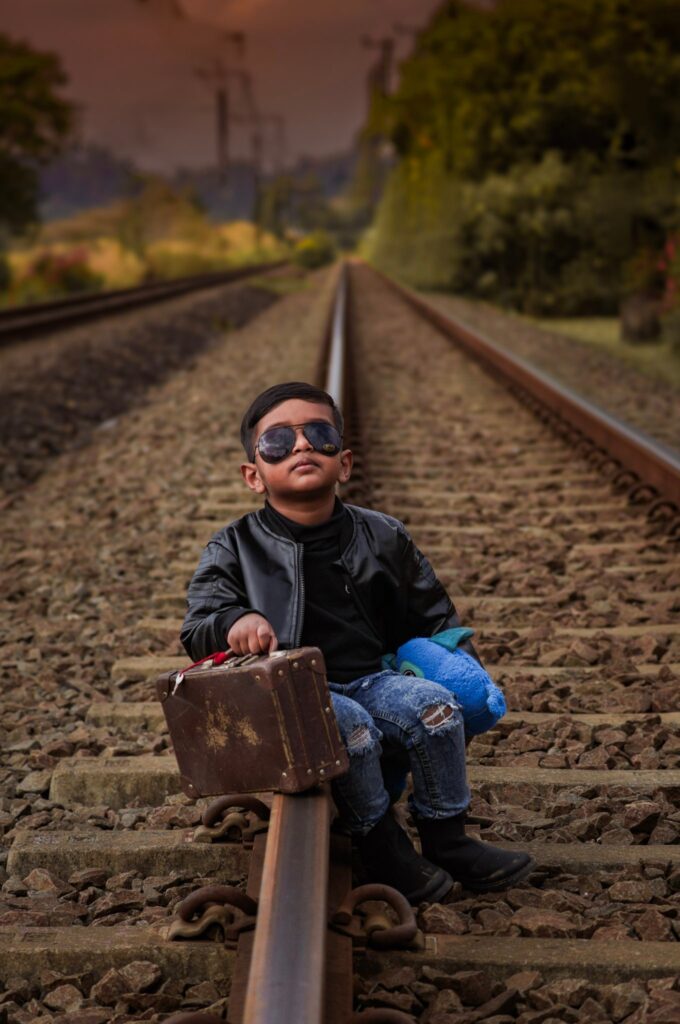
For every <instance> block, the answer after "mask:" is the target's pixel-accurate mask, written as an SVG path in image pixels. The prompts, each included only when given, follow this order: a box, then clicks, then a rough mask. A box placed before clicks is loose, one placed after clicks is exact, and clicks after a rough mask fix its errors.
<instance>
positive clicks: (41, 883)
mask: <svg viewBox="0 0 680 1024" xmlns="http://www.w3.org/2000/svg"><path fill="white" fill-rule="evenodd" d="M24 884H25V885H26V888H27V889H28V890H29V891H32V892H53V893H57V894H60V893H64V892H68V891H69V890H70V889H71V886H70V885H69V884H68V882H65V881H64V879H63V878H59V876H58V875H54V874H53V873H52V872H51V871H48V870H47V869H46V868H33V870H32V871H30V872H29V873H28V874H27V875H26V877H25V878H24Z"/></svg>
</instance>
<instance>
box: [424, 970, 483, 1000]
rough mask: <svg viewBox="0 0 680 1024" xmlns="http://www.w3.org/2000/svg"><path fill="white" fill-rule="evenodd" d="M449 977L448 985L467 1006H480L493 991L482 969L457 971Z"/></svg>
mask: <svg viewBox="0 0 680 1024" xmlns="http://www.w3.org/2000/svg"><path fill="white" fill-rule="evenodd" d="M450 977H451V986H450V987H451V988H452V989H453V990H454V992H457V993H458V995H459V996H460V998H461V999H462V1000H463V1002H464V1003H465V1004H467V1005H469V1006H481V1005H482V1004H483V1003H485V1002H486V1000H487V999H488V998H489V993H490V992H492V991H493V982H492V980H491V978H489V977H488V975H486V974H485V973H484V972H483V971H457V972H456V973H455V974H452V975H451V976H450ZM435 984H436V983H435Z"/></svg>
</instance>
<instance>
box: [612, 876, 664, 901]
mask: <svg viewBox="0 0 680 1024" xmlns="http://www.w3.org/2000/svg"><path fill="white" fill-rule="evenodd" d="M665 892H666V885H665V883H664V881H663V879H661V878H653V879H642V878H639V879H638V878H635V879H624V880H622V881H620V882H614V884H613V885H610V886H609V889H608V890H607V895H608V897H609V899H610V900H612V901H613V902H616V903H649V902H650V901H651V900H652V899H653V897H654V896H663V895H665Z"/></svg>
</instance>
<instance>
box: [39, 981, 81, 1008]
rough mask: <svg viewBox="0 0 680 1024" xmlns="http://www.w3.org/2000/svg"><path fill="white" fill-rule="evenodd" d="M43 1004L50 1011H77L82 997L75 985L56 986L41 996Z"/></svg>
mask: <svg viewBox="0 0 680 1024" xmlns="http://www.w3.org/2000/svg"><path fill="white" fill-rule="evenodd" d="M43 1003H44V1004H45V1006H47V1007H48V1008H49V1009H50V1010H66V1011H68V1012H70V1011H71V1010H79V1009H80V1007H81V1006H82V1005H83V995H82V992H79V991H78V989H77V988H76V987H75V985H58V986H57V988H53V989H52V991H51V992H48V993H47V995H46V996H43Z"/></svg>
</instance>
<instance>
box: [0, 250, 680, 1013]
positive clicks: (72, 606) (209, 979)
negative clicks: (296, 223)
mask: <svg viewBox="0 0 680 1024" xmlns="http://www.w3.org/2000/svg"><path fill="white" fill-rule="evenodd" d="M334 274H335V272H333V273H331V274H327V275H326V276H325V278H324V285H323V293H322V294H320V295H319V296H318V297H313V296H311V295H310V294H305V293H300V294H298V295H295V296H291V297H290V298H289V299H287V300H285V302H284V303H283V304H279V306H278V307H276V308H275V309H271V310H268V311H267V312H266V313H265V314H263V315H262V316H261V317H260V318H259V319H258V320H257V321H256V322H255V323H254V324H252V325H250V326H249V327H247V328H245V329H244V330H243V331H242V332H240V335H237V336H235V337H234V338H232V341H231V343H229V342H225V348H224V351H223V357H224V359H223V361H220V362H219V363H218V361H217V357H216V353H215V352H214V351H213V353H211V357H210V368H211V372H212V376H211V380H210V384H211V386H210V388H206V387H205V374H206V368H207V366H208V361H207V359H206V360H204V362H203V363H201V362H200V361H199V363H198V364H197V367H196V369H195V370H193V371H191V372H190V373H188V374H187V375H186V376H185V378H184V379H183V380H182V381H176V382H173V381H170V382H168V383H167V384H166V385H164V388H163V389H162V391H161V392H160V394H159V395H157V396H155V398H154V402H153V403H151V404H150V406H149V407H148V408H147V409H144V410H139V411H137V412H135V413H134V414H133V415H132V416H131V417H130V418H129V422H126V423H125V424H123V425H122V427H121V430H120V432H119V434H117V435H116V436H115V437H114V438H111V439H108V440H107V439H100V440H98V441H97V443H96V444H95V445H94V446H93V447H92V448H91V449H89V450H85V451H84V452H83V453H81V456H80V461H79V462H78V463H77V464H76V463H72V464H71V465H70V466H66V467H64V468H63V469H60V468H59V467H55V468H54V469H53V470H52V471H51V472H50V473H48V474H46V475H45V476H44V477H43V478H42V479H41V480H40V481H39V482H38V484H37V485H36V486H35V488H34V491H33V493H32V494H31V493H29V494H27V495H26V497H25V499H24V504H23V506H17V507H15V508H13V509H11V510H10V512H9V513H8V518H9V522H8V527H7V540H8V541H9V543H13V556H14V561H13V562H12V565H13V566H14V570H13V574H12V568H11V567H10V573H11V574H12V575H11V576H10V580H9V583H10V591H9V594H8V597H7V601H6V608H7V611H8V613H9V616H11V618H12V626H13V631H10V630H9V629H8V630H7V633H6V639H7V641H8V650H9V656H8V657H6V658H5V672H6V673H7V674H8V677H9V676H11V677H12V678H13V680H14V682H13V685H14V686H15V690H14V692H13V693H9V692H8V691H7V690H6V693H8V695H7V697H6V711H5V716H4V721H5V728H6V729H7V732H8V736H7V743H6V748H7V750H8V755H7V760H6V763H7V769H6V770H7V776H6V784H7V786H8V787H13V788H12V789H11V792H10V790H9V788H8V792H9V797H8V799H7V801H6V806H4V808H3V819H2V821H3V825H4V826H5V828H6V831H7V833H8V841H9V843H11V846H10V852H9V860H8V864H7V874H8V878H7V880H6V881H5V882H4V884H3V891H2V893H1V894H0V902H1V903H2V905H3V909H2V911H0V953H2V956H1V957H0V960H2V961H3V978H2V980H3V981H4V982H5V983H6V984H7V983H9V984H10V987H11V985H12V984H14V985H15V988H16V991H15V992H13V993H10V997H9V1002H11V1003H12V1004H13V1007H14V1008H13V1010H12V1012H13V1013H14V1015H15V1016H16V1019H17V1020H18V1021H28V1020H30V1019H32V1016H37V1013H38V1011H39V1010H40V1009H42V1008H46V1012H49V1013H51V1014H52V1015H53V1017H54V1019H59V1020H61V1019H67V1016H69V1015H73V1014H77V1013H83V1014H84V1013H85V1011H86V1010H89V1012H90V1017H89V1018H87V1017H85V1016H83V1017H82V1020H83V1022H87V1024H104V1022H105V1021H107V1020H109V1019H115V1020H117V1021H121V1022H124V1021H132V1020H137V1019H151V1020H159V1021H162V1020H165V1019H167V1018H168V1017H169V1016H170V1015H171V1014H172V1013H173V1012H176V1011H178V1010H186V1011H189V1010H193V1009H196V1010H197V1009H200V1008H207V1007H210V1006H212V1007H213V1009H212V1012H213V1013H217V1014H220V1015H222V1017H223V1019H227V1017H226V1009H225V1007H226V1002H225V1001H224V997H226V995H227V990H228V986H229V978H230V977H231V974H232V970H233V959H234V953H233V952H231V951H229V950H225V949H224V948H223V947H222V945H221V944H220V943H219V942H218V943H213V942H206V941H201V940H199V939H197V940H194V941H182V942H169V941H166V940H160V939H159V938H158V928H159V927H160V926H164V925H166V924H167V923H168V921H169V920H170V916H171V914H172V910H173V908H174V906H175V905H176V904H177V902H178V901H179V900H180V898H182V897H186V896H187V895H188V894H189V893H190V892H191V891H192V890H193V889H195V888H197V887H198V886H199V885H201V884H205V883H206V882H214V883H218V882H221V883H224V882H238V881H239V880H241V881H243V879H244V876H245V873H246V871H247V867H248V854H247V852H246V851H245V850H244V849H243V848H242V847H241V846H240V845H238V844H228V845H227V844H221V843H220V844H218V843H213V844H210V843H199V842H195V841H192V837H193V834H194V828H195V826H196V825H197V824H198V818H199V812H200V808H199V809H198V810H197V808H196V807H195V806H194V805H193V804H192V802H191V801H189V800H187V799H186V798H184V797H182V796H180V795H179V786H178V779H177V772H176V767H175V762H174V758H172V756H171V754H170V753H169V752H168V749H167V739H166V738H164V728H163V719H162V712H161V710H160V707H159V706H158V705H156V704H155V703H153V701H152V693H153V681H154V680H155V678H156V676H157V675H158V673H159V672H160V671H162V670H164V669H166V668H169V667H181V666H182V665H184V664H185V663H186V658H185V657H184V656H183V655H182V653H181V651H180V649H179V647H178V641H177V634H178V630H179V619H180V618H181V614H182V608H183V590H184V586H185V583H186V581H187V579H188V576H189V575H190V573H191V572H192V570H193V568H194V566H195V563H196V560H197V555H198V552H199V550H200V547H201V546H202V545H203V544H204V543H205V541H206V540H207V539H208V537H209V536H210V534H211V533H212V532H213V531H214V530H215V529H217V528H218V527H219V526H220V525H222V524H223V523H224V522H226V521H228V520H229V519H232V518H234V517H235V516H237V515H239V514H241V513H242V512H244V511H247V510H248V509H250V508H252V504H251V502H250V501H249V499H248V496H247V494H246V492H245V490H244V489H243V488H242V486H241V485H240V484H239V482H238V480H237V479H236V476H235V473H236V466H237V464H238V460H239V454H238V450H237V445H236V436H237V424H238V420H239V416H240V413H241V411H242V408H243V407H245V405H246V404H247V402H248V400H249V398H250V397H251V396H252V394H254V393H255V392H256V391H257V390H258V389H260V388H261V387H264V386H266V385H267V384H269V383H271V381H272V380H273V379H281V380H282V379H286V378H288V379H293V378H297V379H311V378H313V377H314V376H315V374H316V372H317V366H318V361H319V352H318V345H319V339H320V337H321V333H322V328H323V326H324V325H325V322H326V319H327V313H328V309H329V308H330V303H331V299H332V293H333V287H334V283H335V281H334V276H333V275H334ZM349 285H350V287H349V307H348V311H347V322H348V328H349V334H350V340H351V351H350V356H349V375H348V397H347V399H346V409H347V412H348V421H349V427H350V430H351V432H352V435H353V437H352V445H353V446H354V445H355V444H356V446H357V447H358V449H359V456H360V458H359V460H358V472H357V474H356V477H355V480H354V482H353V483H352V484H351V485H350V488H349V489H348V492H347V494H346V495H345V497H346V499H347V500H351V501H354V502H356V503H358V504H362V503H366V504H370V503H374V504H375V506H376V507H377V508H380V509H382V510H384V511H386V512H388V513H390V514H393V515H395V516H397V517H398V518H401V519H403V520H405V522H406V523H407V525H408V527H409V530H410V531H411V532H412V534H413V536H414V539H415V540H416V542H417V543H418V544H419V546H420V547H421V548H422V549H423V550H424V551H425V552H426V553H427V554H428V556H429V557H430V558H431V561H432V562H433V564H434V567H435V570H436V571H437V573H438V575H439V576H440V578H441V579H442V581H443V582H444V584H445V585H446V586H447V588H448V589H449V592H450V593H451V595H452V597H453V599H454V602H455V603H456V606H457V607H458V610H459V612H460V614H461V617H462V619H463V622H464V623H465V624H470V625H472V626H473V627H474V628H475V629H476V631H477V632H476V639H475V642H476V644H477V647H478V649H479V651H480V654H481V656H482V658H483V660H484V662H485V664H486V665H487V667H488V668H489V671H490V672H491V674H492V676H494V678H495V679H496V681H497V682H499V683H500V685H502V686H503V688H504V690H505V693H506V698H507V700H508V705H509V709H510V710H509V713H508V715H507V716H506V718H505V719H503V720H502V721H501V723H500V724H499V725H498V726H497V727H496V728H495V729H494V730H493V731H491V732H489V733H487V734H484V735H483V736H481V737H479V738H477V739H476V740H474V742H473V743H472V744H471V745H470V747H469V748H468V765H469V776H470V781H471V786H472V790H473V801H472V806H471V822H472V827H473V828H476V829H478V830H479V833H480V834H481V836H482V838H486V839H489V840H492V841H494V842H505V843H508V844H512V843H516V844H518V845H521V846H522V847H529V848H531V849H532V851H533V853H534V855H535V857H536V861H537V867H536V871H535V873H534V874H533V875H532V876H531V877H530V878H529V879H527V880H526V881H525V882H523V883H521V884H520V885H518V886H517V887H515V888H514V889H510V890H508V891H506V892H501V893H497V894H493V895H484V896H474V897H472V898H471V897H470V896H469V894H467V893H465V892H462V891H457V892H455V893H454V898H453V899H452V900H450V901H449V902H448V903H447V904H446V905H443V906H439V905H433V906H431V907H429V908H424V909H421V912H420V915H419V919H418V920H419V924H420V927H421V929H422V930H423V933H424V938H423V941H422V942H421V943H420V944H419V947H418V948H415V949H406V950H393V951H389V952H380V951H378V950H376V949H371V948H370V947H369V948H368V949H367V950H366V951H365V952H363V953H362V954H361V955H360V956H359V957H358V959H357V961H356V963H355V969H356V970H357V971H358V978H357V980H356V992H357V998H358V1004H357V1008H358V1009H364V1010H367V1009H369V1008H371V1007H377V1006H380V1005H384V1006H386V1007H392V1008H393V1010H394V1011H397V1010H400V1011H402V1012H405V1013H407V1014H409V1015H411V1017H412V1018H413V1019H416V1020H419V1019H422V1020H423V1021H429V1020H432V1021H434V1022H436V1024H440V1022H443V1021H445V1020H447V1019H451V1020H455V1021H457V1022H460V1024H463V1022H466V1021H469V1022H473V1021H477V1020H482V1019H494V1020H496V1021H497V1022H498V1024H500V1022H501V1021H503V1022H504V1024H505V1022H506V1021H508V1022H509V1021H514V1020H518V1021H521V1022H522V1024H537V1022H538V1021H543V1020H550V1019H552V1020H560V1021H562V1020H566V1021H573V1022H578V1021H581V1020H582V1021H584V1022H585V1021H591V1020H597V1019H602V1020H615V1021H627V1020H630V1024H640V1022H644V1021H646V1020H649V1021H654V1022H655V1024H670V1022H671V1021H674V1020H677V1019H679V1018H680V992H679V991H678V990H677V979H678V976H679V975H680V953H678V950H679V948H680V947H678V944H677V943H678V939H680V896H679V893H680V807H679V802H680V800H679V797H680V713H679V712H678V711H677V692H678V691H677V686H678V676H679V675H680V616H679V615H678V611H679V610H680V606H679V598H678V594H679V585H680V559H679V558H678V547H677V540H674V538H673V535H672V530H671V531H669V530H668V528H667V527H668V524H670V525H671V526H672V516H673V510H672V508H669V507H665V508H664V507H661V505H660V504H658V505H657V508H658V512H659V518H658V519H656V520H655V519H654V517H652V519H651V520H650V519H648V517H647V514H646V509H647V508H648V507H649V505H650V504H651V501H648V502H647V506H644V507H639V506H637V505H635V504H634V503H631V502H630V501H629V500H628V497H627V496H626V494H625V493H619V492H618V491H617V490H616V488H614V487H613V486H612V481H611V479H610V476H617V477H618V479H619V481H622V480H623V478H622V476H621V471H620V470H616V469H615V468H614V467H612V466H611V465H610V466H609V467H608V469H607V468H606V467H605V469H603V470H600V469H598V468H597V467H596V466H595V465H593V461H592V452H590V451H589V450H588V449H587V446H583V445H582V446H581V453H579V449H578V448H575V447H574V446H573V445H571V446H570V445H568V444H566V443H564V442H563V441H562V440H560V438H559V437H558V436H557V435H556V434H555V432H554V431H553V430H552V429H551V428H550V427H547V426H545V425H544V424H543V423H542V422H541V421H540V419H538V418H537V417H536V416H535V415H534V413H533V412H531V411H530V410H529V409H527V408H526V407H525V406H523V405H522V404H521V403H519V402H518V401H517V399H516V398H514V397H513V396H512V395H511V394H509V393H508V391H507V390H505V389H504V387H503V386H502V384H500V383H499V382H498V381H496V380H494V379H491V378H490V377H489V376H488V375H487V374H486V373H485V372H484V371H483V370H482V369H481V368H480V366H478V365H477V364H476V363H474V362H472V361H470V359H469V358H468V357H467V356H466V355H464V354H463V353H462V352H461V351H460V350H458V349H456V348H455V347H454V346H453V345H452V344H451V342H450V340H448V339H447V338H446V337H444V336H443V335H442V333H440V332H439V331H437V330H436V329H435V328H434V327H433V326H432V324H430V323H428V322H426V321H425V320H424V319H423V318H422V317H421V316H420V315H419V314H418V312H417V311H416V310H414V309H413V308H410V307H409V306H407V305H406V304H405V302H404V301H403V299H402V298H400V297H398V296H397V295H396V294H395V293H394V291H393V290H392V289H391V288H390V286H389V285H388V284H387V283H386V282H384V281H383V280H381V279H380V278H379V277H378V276H377V275H376V274H375V273H374V272H373V271H371V270H370V269H369V268H368V267H365V266H363V265H353V266H352V267H351V269H350V272H349ZM273 339H275V340H273ZM178 410H180V412H181V415H178ZM123 453H126V454H127V460H128V461H127V464H121V462H120V459H121V456H122V454H123ZM608 474H609V475H608ZM643 482H644V481H643ZM637 495H638V497H640V498H644V497H648V498H649V495H645V493H644V491H643V490H642V489H638V492H637ZM661 497H663V496H661ZM50 502H51V505H50V504H49V503H50ZM71 508H72V509H75V510H76V511H75V520H74V522H75V525H76V527H77V529H78V536H79V542H80V543H79V546H78V548H77V549H76V548H75V547H74V545H73V540H71V541H70V544H71V547H69V546H68V542H67V535H68V534H69V533H71V534H72V533H73V526H74V522H67V519H68V515H69V511H68V510H69V509H71ZM664 517H665V518H664ZM107 525H108V528H105V527H106V526H107ZM22 537H23V540H21V538H22ZM48 537H49V539H48ZM61 542H63V543H64V545H65V546H64V547H63V548H62V549H61V553H60V543H61ZM17 567H18V568H17ZM31 588H33V593H30V591H31ZM41 588H42V589H41ZM17 620H18V621H17ZM69 648H71V650H70V649H69ZM36 651H39V652H40V653H39V655H38V654H36V653H35V652H36ZM74 652H77V653H74ZM48 684H49V685H48ZM30 694H32V696H29V695H30ZM130 963H133V964H136V965H137V966H136V967H135V968H134V969H133V970H129V969H128V973H127V975H126V974H125V973H124V971H125V970H126V969H127V968H126V965H129V964H130ZM5 964H7V965H8V966H4V965H5ZM140 964H141V965H145V966H139V965H140ZM50 972H53V973H51V974H50ZM145 972H146V973H145ZM21 978H23V979H25V981H24V982H21V981H20V979H21ZM12 979H14V980H12ZM126 986H127V987H126ZM37 993H40V996H38V994H37ZM31 999H34V1000H37V1002H35V1003H33V1004H31V1002H30V1000H31ZM69 999H70V1000H71V1004H70V1005H71V1007H72V1008H70V1009H64V1006H66V1004H67V1003H68V1000H69ZM79 1000H80V1003H79ZM96 1011H99V1012H100V1016H99V1017H97V1016H96ZM29 1014H30V1015H31V1016H29ZM116 1014H117V1016H116ZM22 1015H23V1016H22ZM144 1015H146V1016H144ZM11 1019H12V1018H11V1017H10V1020H11ZM69 1019H70V1016H69ZM73 1019H76V1020H77V1019H78V1017H77V1015H76V1016H75V1017H74V1018H73ZM229 1019H230V1020H232V1017H231V1016H230V1017H229ZM236 1019H237V1018H234V1019H233V1024H236ZM359 1019H360V1018H359ZM366 1019H367V1020H368V1019H369V1018H368V1017H366ZM296 1024H297V1022H296Z"/></svg>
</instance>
